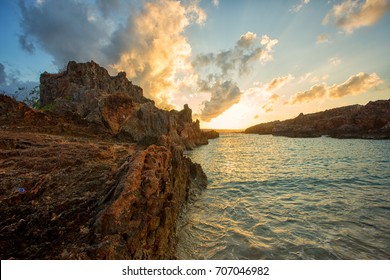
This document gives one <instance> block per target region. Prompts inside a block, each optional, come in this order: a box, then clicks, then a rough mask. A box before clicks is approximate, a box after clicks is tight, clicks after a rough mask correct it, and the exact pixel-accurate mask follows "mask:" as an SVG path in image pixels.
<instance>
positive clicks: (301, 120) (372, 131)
mask: <svg viewBox="0 0 390 280" xmlns="http://www.w3.org/2000/svg"><path fill="white" fill-rule="evenodd" d="M245 133H256V134H273V135H278V136H288V137H319V136H322V135H328V136H330V137H335V138H367V139H389V138H390V99H389V100H378V101H371V102H369V103H368V104H366V105H365V106H363V105H351V106H345V107H340V108H335V109H330V110H326V111H323V112H318V113H313V114H307V115H304V114H300V115H299V116H298V117H296V118H294V119H290V120H286V121H274V122H269V123H263V124H258V125H255V126H252V127H249V128H247V129H246V130H245Z"/></svg>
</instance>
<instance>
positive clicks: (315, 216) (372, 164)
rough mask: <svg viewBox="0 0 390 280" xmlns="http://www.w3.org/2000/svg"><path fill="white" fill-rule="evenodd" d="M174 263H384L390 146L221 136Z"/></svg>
mask: <svg viewBox="0 0 390 280" xmlns="http://www.w3.org/2000/svg"><path fill="white" fill-rule="evenodd" d="M187 156H189V157H190V158H191V159H192V160H193V161H195V162H198V163H200V164H201V165H202V167H203V169H204V170H205V172H206V174H207V176H208V178H209V186H208V189H207V190H206V191H204V192H203V193H202V195H201V196H200V197H199V198H198V199H197V200H196V201H195V202H194V203H193V204H192V205H190V206H189V207H188V210H187V212H186V214H185V215H184V217H183V219H182V221H181V222H180V225H179V244H178V252H177V256H178V258H179V259H389V258H390V220H389V217H390V172H389V170H390V141H387V140H384V141H371V140H338V139H331V138H313V139H293V138H285V137H272V136H260V135H246V134H222V135H221V137H220V138H219V139H215V140H212V141H210V144H209V145H207V146H203V147H200V148H198V149H195V150H193V151H191V152H188V154H187Z"/></svg>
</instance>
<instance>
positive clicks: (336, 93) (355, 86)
mask: <svg viewBox="0 0 390 280" xmlns="http://www.w3.org/2000/svg"><path fill="white" fill-rule="evenodd" d="M381 83H383V81H382V80H381V79H380V78H379V76H378V75H377V74H376V73H372V74H371V75H369V74H367V73H363V72H360V73H358V74H356V75H355V76H351V77H349V78H348V80H346V81H345V82H344V83H342V84H341V85H333V86H331V87H330V88H329V97H331V98H340V97H343V96H346V95H356V94H359V93H362V92H365V91H367V90H369V89H371V88H373V87H375V86H377V85H379V84H381Z"/></svg>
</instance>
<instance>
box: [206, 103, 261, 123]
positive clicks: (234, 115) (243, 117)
mask: <svg viewBox="0 0 390 280" xmlns="http://www.w3.org/2000/svg"><path fill="white" fill-rule="evenodd" d="M257 111H258V110H257ZM254 115H256V108H255V106H253V105H252V106H251V105H250V104H247V103H246V102H242V101H241V102H239V103H237V104H235V105H233V106H232V107H231V108H230V109H229V110H227V111H225V112H224V113H222V114H221V115H219V116H218V117H216V118H214V119H212V120H211V121H209V122H201V127H202V128H210V129H211V128H213V129H245V128H246V127H248V120H251V119H253V116H254Z"/></svg>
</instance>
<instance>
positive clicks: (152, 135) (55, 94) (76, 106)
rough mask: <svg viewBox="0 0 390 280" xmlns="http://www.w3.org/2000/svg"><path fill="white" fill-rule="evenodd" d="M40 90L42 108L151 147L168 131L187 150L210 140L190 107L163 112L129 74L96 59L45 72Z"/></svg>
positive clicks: (172, 138) (174, 141)
mask: <svg viewBox="0 0 390 280" xmlns="http://www.w3.org/2000/svg"><path fill="white" fill-rule="evenodd" d="M40 88H41V90H40V97H41V103H42V105H43V106H49V107H50V108H51V110H52V111H53V112H55V113H57V114H60V115H66V114H69V112H72V113H74V114H75V115H78V116H79V117H80V118H82V119H84V120H87V121H89V122H94V123H96V124H98V125H102V126H104V127H105V128H107V129H108V130H109V131H110V132H111V133H112V134H114V135H117V136H118V137H119V138H121V139H127V140H128V141H133V142H140V143H144V144H146V145H147V144H152V143H157V142H158V139H160V137H161V136H163V135H169V136H170V138H171V141H172V142H173V143H175V145H180V146H183V147H184V148H187V149H192V148H194V147H196V146H198V145H203V144H207V137H205V135H203V134H202V133H201V130H200V127H199V122H193V121H192V110H191V109H190V108H189V107H188V105H185V106H184V109H183V110H182V111H175V110H172V111H170V112H168V111H165V110H161V109H159V108H157V107H156V106H155V105H154V102H153V101H152V100H149V99H147V98H145V97H143V95H142V89H141V88H140V87H138V86H135V85H133V84H132V83H131V82H130V81H128V80H127V78H126V75H125V73H119V74H118V75H117V76H115V77H111V76H110V75H109V74H108V72H107V70H106V69H104V68H103V67H100V66H99V65H98V64H96V63H95V62H87V63H76V62H69V64H68V67H67V70H66V71H65V72H63V73H60V74H49V73H46V72H45V73H43V74H42V75H41V86H40Z"/></svg>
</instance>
